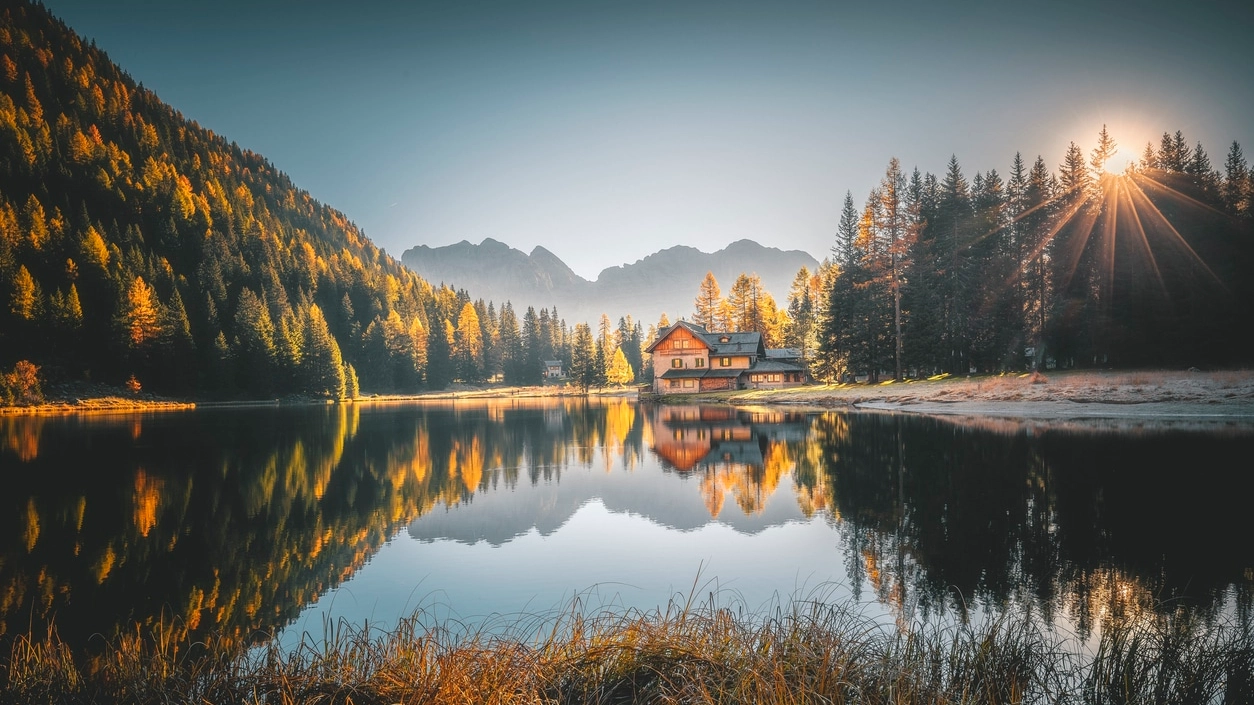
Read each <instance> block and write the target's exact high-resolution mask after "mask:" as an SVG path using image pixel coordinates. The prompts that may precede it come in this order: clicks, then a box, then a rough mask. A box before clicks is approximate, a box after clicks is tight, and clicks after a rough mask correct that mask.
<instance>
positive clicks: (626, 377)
mask: <svg viewBox="0 0 1254 705" xmlns="http://www.w3.org/2000/svg"><path fill="white" fill-rule="evenodd" d="M606 379H607V381H608V382H609V383H610V384H613V385H616V386H619V387H622V386H626V385H628V384H631V380H633V379H635V373H634V372H633V371H632V369H631V365H630V364H628V363H627V356H626V355H624V354H623V349H622V347H618V348H615V349H614V359H613V361H612V362H610V369H609V371H607V372H606Z"/></svg>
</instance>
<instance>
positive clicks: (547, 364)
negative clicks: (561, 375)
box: [544, 360, 562, 367]
mask: <svg viewBox="0 0 1254 705" xmlns="http://www.w3.org/2000/svg"><path fill="white" fill-rule="evenodd" d="M544 366H545V367H561V366H562V361H561V360H545V361H544Z"/></svg>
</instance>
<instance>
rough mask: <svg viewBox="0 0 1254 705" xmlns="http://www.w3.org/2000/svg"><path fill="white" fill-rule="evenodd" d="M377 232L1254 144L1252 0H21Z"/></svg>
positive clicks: (664, 224)
mask: <svg viewBox="0 0 1254 705" xmlns="http://www.w3.org/2000/svg"><path fill="white" fill-rule="evenodd" d="M45 5H46V6H47V7H48V8H49V9H50V10H51V11H52V12H53V13H54V14H56V15H57V16H58V17H60V18H61V19H62V20H64V21H65V22H66V23H67V24H68V25H69V26H70V27H72V28H73V29H74V30H75V31H77V32H78V33H79V34H80V35H83V36H85V37H87V38H89V39H92V40H94V41H95V42H96V45H97V46H98V47H100V48H102V49H104V50H105V51H106V52H107V53H108V54H109V56H110V57H111V58H112V59H113V60H114V61H115V62H117V63H118V64H119V65H120V66H121V67H122V68H123V69H125V70H126V71H127V72H128V73H130V75H131V76H132V77H133V78H134V79H135V80H136V81H139V82H141V83H143V84H144V86H146V87H148V88H150V89H152V90H153V91H155V92H156V93H157V95H158V96H159V97H160V98H161V99H162V100H164V101H165V102H167V103H169V104H171V105H173V106H174V107H175V108H176V109H178V110H180V111H181V112H182V113H183V115H184V116H185V117H187V118H189V119H192V120H195V121H196V122H198V123H199V124H200V125H202V126H204V127H207V128H209V129H211V130H213V131H215V132H217V133H219V134H221V135H223V136H225V137H226V138H227V139H228V140H231V141H234V142H236V143H238V144H239V145H240V146H241V147H244V148H247V149H251V150H253V151H256V152H259V153H260V154H262V155H264V156H266V157H267V158H268V159H269V160H270V161H271V162H272V163H273V164H275V166H276V167H278V168H279V169H280V170H282V171H284V172H286V173H287V174H288V175H289V176H290V177H291V178H292V180H293V182H294V183H296V185H297V186H299V187H300V188H304V189H306V190H308V191H309V192H310V193H311V194H312V195H313V196H314V197H315V198H318V199H319V200H321V201H323V202H324V203H327V204H329V205H331V206H333V207H335V208H338V209H339V210H341V211H343V212H344V213H346V214H347V215H348V217H349V218H350V219H352V220H353V221H354V222H355V223H357V225H359V226H360V227H362V228H363V229H364V231H365V232H366V234H367V235H368V236H369V237H370V238H371V239H372V240H374V241H375V242H376V243H377V244H379V245H380V246H382V247H384V248H385V249H386V250H387V251H388V252H389V253H391V254H393V255H395V256H398V257H399V256H400V254H401V253H402V252H403V251H404V250H406V249H408V248H410V247H413V246H415V245H419V244H426V245H430V246H439V245H446V244H450V243H454V242H458V241H460V240H469V241H471V242H476V243H477V242H479V241H481V240H483V239H484V238H487V237H491V238H494V239H497V240H500V241H502V242H505V243H507V244H509V245H511V246H513V247H516V248H519V249H522V250H524V251H530V250H531V249H532V248H533V247H535V246H537V245H541V246H544V247H545V248H547V249H549V250H551V251H552V252H553V253H555V254H557V255H558V256H559V257H561V258H562V259H563V260H565V261H566V263H567V264H569V265H570V266H571V267H572V268H573V269H574V270H575V271H576V272H577V273H579V274H581V275H583V276H585V277H587V278H589V279H594V278H595V277H596V275H597V273H598V272H600V271H601V270H602V269H603V268H605V267H610V266H615V265H618V264H622V263H626V262H633V261H635V260H638V259H640V258H642V257H645V256H647V255H649V254H651V253H653V252H656V251H657V250H660V249H663V248H666V247H671V246H674V245H679V244H683V245H690V246H693V247H697V248H698V249H701V250H703V251H706V252H712V251H714V250H717V249H720V248H722V247H725V246H726V245H727V244H729V243H731V242H734V241H736V240H739V239H742V238H751V239H754V240H757V241H758V242H761V243H763V244H766V245H770V246H774V247H780V248H783V249H801V250H806V251H808V252H810V253H811V254H813V255H814V256H815V257H817V258H819V259H822V258H823V257H824V256H826V255H827V254H828V253H829V251H830V248H831V246H832V243H833V240H834V235H835V231H836V222H837V218H838V214H839V210H840V208H841V205H842V202H843V199H844V195H845V193H846V192H847V191H848V192H851V193H852V194H853V197H854V200H855V202H856V203H857V204H858V205H859V207H860V206H861V204H862V203H863V202H864V201H865V199H866V197H867V194H868V193H869V192H870V190H871V189H872V188H873V187H874V186H875V185H876V183H878V181H879V179H880V178H881V177H882V176H883V174H884V170H885V168H886V167H887V164H888V161H889V159H890V158H891V157H894V156H895V157H897V158H899V159H900V160H901V163H902V165H903V167H905V168H906V169H907V170H909V169H912V168H914V167H917V168H919V169H920V170H921V171H923V172H932V173H936V174H940V173H942V172H943V171H944V169H945V168H946V165H947V163H948V161H949V158H950V156H951V155H956V156H957V157H958V159H959V162H960V163H961V165H962V167H963V170H964V173H965V174H966V176H967V177H968V179H970V178H971V177H973V176H974V174H975V172H977V171H981V172H985V171H987V170H989V169H997V170H998V171H999V172H1000V173H1001V174H1002V175H1003V176H1005V175H1006V173H1007V172H1008V171H1009V168H1010V163H1011V161H1012V159H1013V157H1014V154H1015V153H1016V152H1022V153H1023V155H1024V157H1025V159H1027V160H1028V162H1029V163H1030V162H1031V161H1032V160H1034V159H1035V157H1036V156H1037V155H1040V156H1042V157H1044V159H1045V161H1046V163H1047V164H1048V165H1049V166H1050V168H1051V169H1054V170H1056V169H1057V167H1058V165H1059V164H1060V163H1061V161H1062V158H1063V154H1064V152H1065V150H1066V148H1067V145H1068V143H1069V142H1071V141H1075V142H1076V143H1077V144H1079V145H1080V146H1081V147H1082V148H1083V149H1084V150H1085V152H1086V153H1087V152H1088V151H1089V150H1090V149H1091V148H1092V147H1093V145H1094V144H1095V142H1096V137H1097V133H1098V132H1099V131H1100V129H1101V127H1102V125H1103V124H1105V125H1107V126H1108V127H1109V130H1110V132H1111V134H1112V136H1113V137H1114V138H1115V140H1116V142H1117V143H1118V144H1119V149H1120V152H1119V153H1118V154H1117V155H1116V158H1115V159H1114V160H1113V161H1112V163H1113V164H1116V165H1119V164H1122V163H1124V162H1125V161H1126V159H1128V158H1134V157H1139V155H1140V153H1141V152H1142V150H1143V149H1144V146H1145V143H1146V141H1150V140H1152V141H1153V142H1154V143H1155V144H1157V142H1158V138H1159V137H1160V136H1161V135H1162V133H1163V132H1164V131H1171V132H1173V133H1174V132H1175V131H1176V130H1180V131H1182V132H1183V133H1184V135H1185V138H1186V139H1187V140H1188V141H1189V143H1190V144H1193V143H1195V142H1197V141H1199V140H1200V141H1201V142H1202V143H1203V146H1204V147H1205V148H1206V150H1207V152H1208V153H1209V155H1210V159H1211V163H1212V165H1213V166H1214V167H1215V168H1216V169H1221V168H1222V165H1223V160H1224V157H1225V156H1226V154H1227V152H1228V148H1229V145H1231V143H1232V141H1233V140H1236V141H1239V142H1240V143H1241V144H1242V146H1243V148H1244V149H1245V152H1246V154H1247V155H1249V156H1254V55H1252V54H1251V53H1250V49H1249V47H1250V42H1251V41H1254V9H1252V8H1254V3H1244V4H1243V3H1238V2H1232V3H1206V2H1195V3H1183V2H1180V3H1171V4H1167V3H1161V2H1160V3H1133V2H1120V3H1111V2H1069V1H1068V2H1048V3H1041V2H1034V3H1021V2H1012V1H1009V0H1003V1H1001V2H954V3H937V2H881V3H862V4H856V5H855V4H847V3H840V2H831V1H829V2H808V1H792V0H781V1H779V2H761V3H745V2H739V1H737V0H728V1H726V2H708V3H707V2H682V1H672V2H652V1H651V0H638V1H634V2H586V1H582V2H538V1H537V2H480V1H479V0H466V1H464V2H399V1H390V0H389V1H380V2H360V3H348V2H342V1H340V0H336V1H335V2H324V1H323V0H306V1H289V0H283V1H281V2H263V1H259V0H255V1H247V0H218V1H216V2H204V1H195V2H193V1H192V0H113V1H111V2H100V0H45Z"/></svg>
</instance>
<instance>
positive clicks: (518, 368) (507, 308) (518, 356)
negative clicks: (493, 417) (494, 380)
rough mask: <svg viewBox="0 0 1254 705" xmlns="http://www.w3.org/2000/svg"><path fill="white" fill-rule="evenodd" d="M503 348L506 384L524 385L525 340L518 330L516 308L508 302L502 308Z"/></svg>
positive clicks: (502, 367) (501, 332)
mask: <svg viewBox="0 0 1254 705" xmlns="http://www.w3.org/2000/svg"><path fill="white" fill-rule="evenodd" d="M499 335H500V340H501V342H500V347H501V372H502V374H503V375H504V376H505V383H506V384H512V385H518V384H523V367H524V365H526V358H525V356H524V350H523V339H522V334H521V331H519V329H518V317H517V316H516V315H515V314H514V306H513V304H511V303H510V302H508V301H506V302H505V303H504V304H503V305H502V306H501V325H500V330H499Z"/></svg>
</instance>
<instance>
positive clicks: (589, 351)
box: [570, 323, 597, 393]
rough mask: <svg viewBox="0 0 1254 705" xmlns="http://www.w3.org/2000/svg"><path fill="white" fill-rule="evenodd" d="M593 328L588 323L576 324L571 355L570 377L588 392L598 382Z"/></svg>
mask: <svg viewBox="0 0 1254 705" xmlns="http://www.w3.org/2000/svg"><path fill="white" fill-rule="evenodd" d="M593 348H594V346H593V343H592V330H591V329H590V328H589V327H588V324H586V323H577V324H575V336H574V340H573V341H572V349H571V356H570V358H571V359H570V377H571V379H573V380H574V381H575V383H576V384H578V385H579V386H580V387H581V388H582V389H583V391H584V392H585V393H586V392H587V391H588V389H589V388H590V387H592V386H594V385H595V384H596V380H597V370H596V367H597V364H596V353H595V352H594V350H593Z"/></svg>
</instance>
